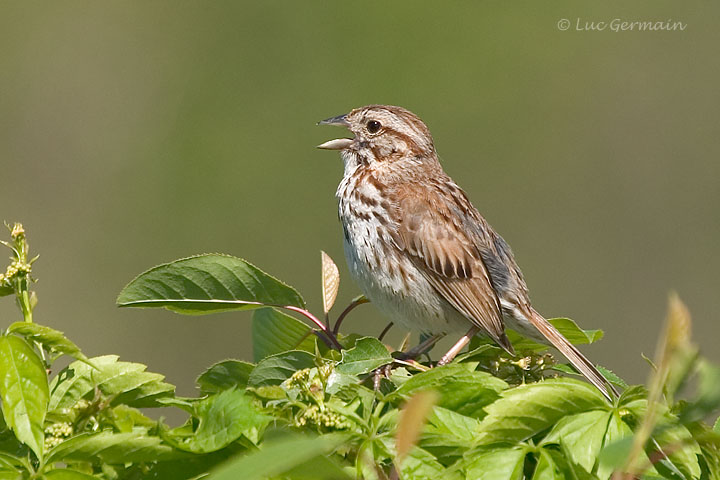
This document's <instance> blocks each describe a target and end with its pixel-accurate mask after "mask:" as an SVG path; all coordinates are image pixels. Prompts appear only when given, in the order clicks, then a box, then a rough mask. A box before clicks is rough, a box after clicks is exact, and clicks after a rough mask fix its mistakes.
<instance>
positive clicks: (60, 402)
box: [50, 355, 175, 410]
mask: <svg viewBox="0 0 720 480" xmlns="http://www.w3.org/2000/svg"><path fill="white" fill-rule="evenodd" d="M90 362H91V363H92V364H93V365H94V366H95V367H96V368H93V367H91V366H89V365H87V364H85V363H81V362H73V363H71V364H70V365H68V366H67V368H65V369H64V370H62V371H61V372H60V373H59V374H58V375H57V376H56V377H55V378H54V379H53V381H52V383H51V385H50V391H51V392H52V396H51V397H50V410H56V409H60V408H70V407H72V406H73V405H75V403H77V401H78V400H80V399H81V398H85V399H88V400H89V399H92V397H93V396H94V393H95V387H96V386H97V387H98V388H99V389H100V391H101V392H102V394H103V395H105V396H108V397H111V396H112V397H113V399H112V402H111V405H119V404H122V403H124V404H127V405H129V406H132V407H154V406H159V404H158V403H157V402H156V400H157V399H158V398H159V397H163V396H169V395H172V393H173V392H174V391H175V387H174V386H172V385H170V384H167V383H164V382H163V381H162V380H163V379H164V378H165V377H164V376H163V375H160V374H158V373H150V372H146V371H145V369H146V368H147V367H146V366H145V365H142V364H140V363H129V362H120V361H118V356H117V355H105V356H102V357H94V358H91V359H90Z"/></svg>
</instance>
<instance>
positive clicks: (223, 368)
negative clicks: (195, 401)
mask: <svg viewBox="0 0 720 480" xmlns="http://www.w3.org/2000/svg"><path fill="white" fill-rule="evenodd" d="M254 368H255V365H254V364H252V363H249V362H243V361H240V360H224V361H222V362H218V363H216V364H215V365H213V366H212V367H210V368H208V369H207V370H205V372H203V373H202V374H201V375H200V376H199V377H198V379H197V384H198V386H199V387H200V392H201V393H203V394H205V393H217V392H221V391H223V390H228V389H230V388H233V387H237V388H240V389H243V388H245V386H246V385H247V382H248V378H249V377H250V372H252V371H253V369H254Z"/></svg>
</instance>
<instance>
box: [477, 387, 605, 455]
mask: <svg viewBox="0 0 720 480" xmlns="http://www.w3.org/2000/svg"><path fill="white" fill-rule="evenodd" d="M608 408H609V406H608V404H607V403H606V401H605V398H604V397H603V396H602V394H601V393H600V392H599V391H598V390H597V389H596V388H595V387H593V386H592V385H589V384H587V383H585V382H581V381H579V380H575V379H572V378H554V379H549V380H545V381H543V382H539V383H532V384H527V385H520V386H518V387H515V388H511V389H508V390H505V391H504V392H502V393H501V398H500V399H498V400H496V401H495V402H493V403H492V404H490V405H488V406H487V407H485V411H486V412H487V416H486V417H485V418H484V419H483V420H482V422H481V423H480V432H479V436H478V438H477V442H478V444H479V445H488V444H492V443H498V442H499V443H510V444H514V443H517V442H522V441H524V440H526V439H528V438H530V437H532V436H534V435H536V434H537V433H539V432H541V431H543V430H545V429H547V428H549V427H551V426H552V425H554V424H555V422H557V421H558V420H559V419H561V418H562V417H564V416H566V415H572V414H575V413H580V412H585V411H588V410H594V409H599V410H603V409H604V410H607V409H608Z"/></svg>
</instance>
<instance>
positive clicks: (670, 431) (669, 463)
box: [653, 418, 702, 478]
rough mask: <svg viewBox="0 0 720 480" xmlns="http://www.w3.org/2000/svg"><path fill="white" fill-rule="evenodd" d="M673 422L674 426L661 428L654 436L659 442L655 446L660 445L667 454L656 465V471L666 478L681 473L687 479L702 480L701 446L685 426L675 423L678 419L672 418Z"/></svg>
mask: <svg viewBox="0 0 720 480" xmlns="http://www.w3.org/2000/svg"><path fill="white" fill-rule="evenodd" d="M671 421H672V422H673V424H671V425H669V426H667V427H665V428H662V427H661V428H660V429H659V432H658V433H656V434H655V435H653V437H654V438H655V440H656V441H657V443H656V444H655V446H658V445H659V446H660V447H661V448H662V449H663V453H664V454H665V455H663V456H661V458H660V460H659V461H658V463H657V464H656V469H657V470H658V472H659V473H660V474H661V475H664V476H670V472H676V471H680V472H682V475H683V476H684V477H685V478H700V474H701V473H702V472H701V470H700V464H699V463H698V456H699V455H702V451H701V450H700V446H699V445H698V444H697V442H696V441H695V440H694V439H693V437H692V434H691V433H690V432H689V431H688V429H687V428H685V426H683V425H681V424H677V423H675V422H677V419H675V418H672V419H671Z"/></svg>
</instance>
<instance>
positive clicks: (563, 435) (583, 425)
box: [542, 410, 611, 472]
mask: <svg viewBox="0 0 720 480" xmlns="http://www.w3.org/2000/svg"><path fill="white" fill-rule="evenodd" d="M610 415H611V413H610V412H608V411H605V410H591V411H589V412H582V413H578V414H575V415H569V416H567V417H564V418H561V419H560V421H559V422H557V423H556V424H555V426H554V427H553V429H552V430H551V431H550V433H549V434H547V436H546V437H545V438H544V439H543V441H542V443H543V445H548V444H552V443H556V444H558V445H560V444H561V442H562V443H564V446H565V448H566V449H567V452H568V454H569V455H570V459H571V460H572V461H573V462H574V463H576V464H577V465H580V466H581V467H583V468H584V469H585V470H587V471H588V472H592V470H593V467H594V466H595V462H596V460H597V457H598V455H599V454H600V449H601V448H602V445H603V438H604V437H605V431H606V430H607V426H608V421H609V420H610Z"/></svg>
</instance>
